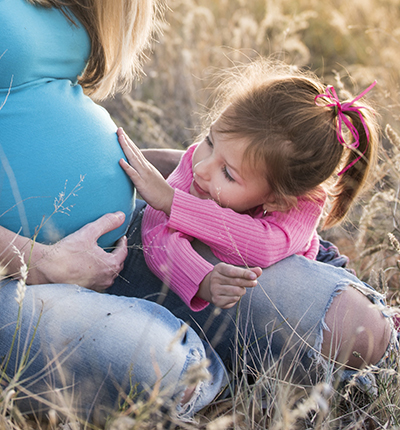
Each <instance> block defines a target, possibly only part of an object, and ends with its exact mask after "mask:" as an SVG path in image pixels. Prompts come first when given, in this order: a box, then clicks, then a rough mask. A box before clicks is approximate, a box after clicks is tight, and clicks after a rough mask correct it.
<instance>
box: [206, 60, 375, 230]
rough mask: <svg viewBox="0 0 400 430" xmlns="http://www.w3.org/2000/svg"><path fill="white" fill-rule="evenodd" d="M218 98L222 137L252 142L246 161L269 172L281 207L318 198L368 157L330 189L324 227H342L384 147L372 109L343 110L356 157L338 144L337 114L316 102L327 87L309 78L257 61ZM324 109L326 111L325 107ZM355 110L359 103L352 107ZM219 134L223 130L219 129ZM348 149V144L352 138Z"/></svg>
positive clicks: (277, 64) (236, 74)
mask: <svg viewBox="0 0 400 430" xmlns="http://www.w3.org/2000/svg"><path fill="white" fill-rule="evenodd" d="M219 90H220V91H219V94H220V98H219V99H218V101H217V103H216V108H215V110H214V111H213V112H212V114H211V120H212V121H214V120H216V119H217V118H218V119H219V125H221V124H222V130H221V131H222V132H223V133H228V134H232V135H235V136H238V137H241V138H245V139H247V141H248V142H249V146H248V148H247V150H246V152H245V157H247V158H248V159H249V160H251V161H252V162H253V163H254V165H257V166H261V167H264V170H265V172H266V173H265V174H266V179H267V181H268V184H269V185H270V187H271V190H272V193H273V194H274V197H275V199H276V201H278V202H279V201H280V202H281V203H284V206H285V207H290V206H293V202H294V201H297V199H296V197H300V196H308V197H310V198H312V197H317V196H318V191H320V190H321V187H320V186H321V184H323V183H326V181H327V180H328V179H330V178H332V177H333V176H334V174H335V173H338V171H339V169H341V168H343V167H344V166H348V165H349V164H350V163H351V162H352V161H353V160H355V159H356V158H357V157H359V155H360V154H364V155H363V156H362V157H361V159H360V160H359V161H357V162H356V163H355V164H354V165H353V166H352V167H350V168H348V169H347V170H346V171H345V172H344V173H343V174H341V175H340V176H338V177H337V179H336V182H335V184H334V186H333V188H332V189H331V190H330V192H331V196H332V204H331V208H330V211H329V213H328V215H327V217H326V219H325V223H324V226H323V227H324V228H329V227H332V226H333V225H335V224H336V223H338V222H339V221H341V220H342V219H343V218H344V216H345V215H346V213H347V212H348V210H349V209H350V206H351V204H352V202H353V201H354V199H355V198H356V196H357V195H358V194H359V192H360V191H361V189H362V187H363V185H364V184H365V182H366V180H367V177H368V174H369V171H370V169H371V167H372V166H373V165H374V163H375V161H376V154H377V147H378V141H379V133H378V125H377V122H376V119H375V115H374V110H373V109H372V107H371V106H370V105H368V104H367V103H366V102H365V101H364V100H363V102H362V104H359V105H362V106H363V107H365V108H363V109H360V110H359V112H361V114H362V116H363V118H364V121H365V124H366V127H367V129H368V132H369V140H368V137H367V134H366V130H365V128H364V125H363V123H362V121H361V119H360V117H359V115H358V113H357V112H353V111H345V112H344V113H345V114H346V115H347V116H348V118H349V119H350V121H351V122H352V124H353V125H354V127H355V128H356V130H357V131H358V133H359V147H358V149H357V151H355V150H350V149H347V148H346V147H345V146H343V145H342V144H341V143H340V142H339V140H338V137H337V121H338V118H337V111H336V110H335V108H334V107H328V106H326V105H327V104H329V103H328V101H326V103H325V104H323V101H322V100H323V99H321V98H319V99H318V104H316V101H315V98H316V96H318V95H319V94H323V93H324V92H325V90H326V87H325V86H324V85H323V84H322V83H321V82H320V80H319V79H318V78H317V77H316V76H315V75H313V74H312V73H310V72H300V71H298V70H295V69H294V68H292V67H290V66H288V65H285V64H282V63H280V62H275V61H270V60H258V61H256V62H253V63H251V64H250V65H247V66H244V67H243V68H235V71H234V73H233V74H232V73H231V74H229V76H228V78H226V79H224V80H223V81H222V83H221V84H220V86H219ZM321 104H322V106H321ZM353 106H357V102H356V103H354V104H353ZM219 128H221V127H219ZM346 142H347V143H351V138H350V136H347V137H346Z"/></svg>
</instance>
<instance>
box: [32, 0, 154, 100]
mask: <svg viewBox="0 0 400 430" xmlns="http://www.w3.org/2000/svg"><path fill="white" fill-rule="evenodd" d="M27 1H29V2H30V3H32V4H35V5H38V6H42V7H55V8H58V9H61V10H62V11H63V13H64V14H65V15H66V16H67V18H68V19H70V20H71V22H73V23H74V22H75V21H76V19H78V20H79V21H80V22H81V23H82V24H83V25H84V27H85V28H86V31H87V32H88V33H89V36H90V40H91V44H92V50H91V54H90V57H89V61H88V65H87V67H86V69H85V71H84V73H83V74H82V76H80V77H79V83H80V84H81V85H82V87H83V89H84V91H85V92H86V94H89V95H91V96H92V97H93V98H95V99H98V100H101V99H104V98H106V97H107V96H109V95H112V94H114V93H115V92H116V91H119V90H122V91H124V90H129V89H130V88H131V85H132V83H133V81H134V79H135V78H137V77H138V75H139V74H140V73H141V64H142V60H143V51H144V50H145V49H146V48H147V47H148V46H149V42H150V37H151V35H152V33H153V32H154V30H155V29H157V24H156V23H157V19H158V18H159V13H158V12H159V11H160V10H161V9H162V8H161V0H27ZM71 12H72V14H73V15H71Z"/></svg>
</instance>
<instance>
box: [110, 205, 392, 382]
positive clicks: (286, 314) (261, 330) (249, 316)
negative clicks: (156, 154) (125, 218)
mask: <svg viewBox="0 0 400 430" xmlns="http://www.w3.org/2000/svg"><path fill="white" fill-rule="evenodd" d="M143 207H144V203H143V202H142V203H141V202H140V201H137V209H136V212H135V216H134V219H133V222H132V224H131V228H130V230H129V234H128V241H129V244H130V245H131V247H132V250H131V252H130V253H129V255H128V258H127V260H126V263H125V268H124V270H123V271H122V273H121V277H119V279H117V280H116V281H115V283H114V285H113V287H111V288H110V289H109V290H108V291H109V292H110V293H111V294H117V295H124V296H135V297H142V298H146V299H147V300H152V301H155V302H158V303H160V304H162V305H163V306H165V307H166V308H167V309H169V310H171V312H173V313H174V315H176V316H177V317H178V318H181V319H182V320H184V321H186V322H187V323H188V324H190V325H191V327H193V329H194V330H195V331H197V333H198V334H199V335H200V336H201V337H202V338H204V339H206V340H207V342H209V345H211V346H212V347H213V348H215V351H216V352H217V353H218V354H219V356H220V357H221V359H222V360H223V362H224V364H225V365H226V366H227V367H228V368H229V369H233V371H234V372H237V371H238V370H239V371H242V372H246V373H247V374H249V377H250V378H252V376H253V377H254V378H257V375H258V374H259V372H260V370H261V369H263V371H265V369H267V370H269V369H271V370H272V369H273V370H272V371H273V372H274V375H277V373H276V372H278V376H281V377H283V378H285V379H288V378H289V379H291V380H292V381H295V382H298V383H302V384H306V385H308V384H314V383H315V382H317V380H320V379H319V378H320V376H321V373H320V369H319V368H318V367H321V366H319V364H321V354H320V352H321V344H322V340H323V330H324V329H325V328H326V325H325V321H324V318H325V315H326V312H327V310H328V309H329V306H330V304H331V303H332V300H333V298H334V297H335V296H336V295H337V294H340V292H341V291H343V290H344V289H346V288H350V287H356V288H357V289H358V290H360V291H361V292H362V293H363V294H365V295H366V296H367V297H368V298H369V299H370V301H371V302H372V303H382V299H383V298H382V296H381V295H380V294H378V293H377V292H376V291H375V290H374V289H372V288H371V287H369V286H368V285H366V284H365V283H363V282H361V281H360V280H359V279H358V278H357V277H356V276H355V275H354V274H353V273H351V272H350V271H348V270H346V269H345V268H343V267H344V266H345V265H346V263H347V258H346V257H344V256H342V255H340V254H339V252H338V250H337V248H336V247H335V246H333V245H332V244H330V243H329V242H325V241H323V240H321V247H320V254H319V256H318V258H319V259H320V260H321V261H323V262H320V261H312V260H309V259H306V258H304V257H302V256H297V255H293V256H291V257H288V258H286V259H284V260H282V261H280V262H279V263H276V264H274V265H273V266H271V267H269V268H267V269H264V270H263V273H262V275H261V276H260V278H259V279H258V286H257V287H255V288H252V289H249V290H248V291H247V292H246V294H245V295H244V296H243V297H242V298H241V300H240V302H239V303H238V304H237V305H236V306H234V307H233V308H231V309H226V310H222V309H219V308H216V307H214V306H213V305H211V304H210V305H209V306H207V307H206V308H205V309H204V310H202V311H200V312H193V311H191V310H190V309H189V308H188V307H187V306H186V305H185V304H184V303H183V302H182V301H181V300H180V298H179V297H178V296H177V295H175V294H174V293H173V292H172V291H170V290H169V289H168V288H166V286H163V284H162V282H161V281H159V280H158V279H157V278H156V277H155V275H153V274H152V273H151V271H150V270H147V271H146V270H145V269H142V270H140V271H138V270H137V268H138V267H144V256H143V252H142V250H141V246H140V245H141V239H140V238H141V233H140V225H141V208H143ZM192 245H193V247H194V248H195V249H196V250H197V251H198V252H199V253H200V254H201V255H203V256H204V257H205V258H206V259H207V260H208V261H210V262H211V263H213V264H216V263H218V262H219V260H217V259H216V258H215V257H214V255H213V254H212V253H211V251H210V250H209V248H208V247H207V246H205V245H203V244H202V243H200V242H198V241H194V242H192ZM133 273H136V276H135V278H134V279H135V281H134V283H130V282H129V281H128V280H129V279H133V278H132V274H133ZM392 346H393V345H392V344H391V345H390V347H392ZM244 363H245V365H243V364H244ZM238 367H240V369H238ZM350 373H351V372H350ZM252 374H253V375H252ZM347 377H351V374H348V375H347Z"/></svg>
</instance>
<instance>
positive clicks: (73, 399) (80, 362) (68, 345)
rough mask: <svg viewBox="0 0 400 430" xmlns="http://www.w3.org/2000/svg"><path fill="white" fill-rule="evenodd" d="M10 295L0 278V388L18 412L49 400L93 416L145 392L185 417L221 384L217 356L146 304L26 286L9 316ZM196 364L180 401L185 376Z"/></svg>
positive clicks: (72, 288)
mask: <svg viewBox="0 0 400 430" xmlns="http://www.w3.org/2000/svg"><path fill="white" fill-rule="evenodd" d="M16 297H17V283H16V281H3V282H1V283H0V375H1V376H0V393H1V391H2V390H4V392H3V394H4V396H6V390H11V389H13V388H14V389H15V391H16V392H19V395H18V398H17V399H16V400H15V401H16V402H17V406H18V407H19V409H20V410H21V411H22V412H25V413H29V412H31V411H32V412H34V413H35V414H36V415H40V413H41V412H47V411H48V410H49V409H50V408H54V409H55V410H56V411H57V412H59V413H60V415H64V416H65V415H66V416H68V414H69V413H70V411H72V413H75V414H77V415H78V416H79V417H80V418H81V419H84V420H89V421H93V422H95V423H98V424H102V423H104V421H105V420H106V419H107V416H108V414H109V413H110V412H115V411H117V410H118V406H119V405H121V404H123V403H124V401H125V400H127V402H128V404H129V399H127V396H128V395H129V394H130V395H131V398H132V401H137V400H138V399H143V400H146V399H147V398H148V397H149V396H150V395H151V393H152V392H153V391H154V392H155V394H158V395H159V397H160V398H161V399H163V401H164V406H165V409H164V410H168V411H171V410H172V413H176V414H177V415H178V416H180V418H190V417H191V416H192V415H193V413H194V412H196V411H198V410H200V409H202V408H203V407H204V406H206V405H207V404H208V403H209V402H211V401H212V400H213V399H214V397H215V396H216V395H217V394H218V392H219V391H220V390H221V386H222V384H223V380H224V378H225V368H224V366H223V365H222V364H221V361H220V359H219V358H218V357H217V355H216V354H215V353H213V351H211V350H210V349H208V351H207V352H206V350H205V344H204V342H203V341H201V340H200V338H199V337H198V335H197V334H196V333H195V332H194V331H193V330H192V329H191V328H189V327H187V326H186V324H184V323H183V322H182V321H181V320H179V319H178V318H176V317H175V316H174V315H172V313H170V312H169V311H168V310H166V309H165V308H163V307H161V306H159V305H157V304H155V303H152V302H150V301H146V300H142V299H136V298H129V297H117V296H111V295H108V294H100V293H96V292H94V291H91V290H88V289H85V288H80V287H78V286H76V285H56V284H53V285H35V286H28V287H27V290H26V294H25V298H24V300H23V302H22V303H23V304H22V308H21V312H20V314H19V306H18V304H17V301H16ZM206 358H207V359H208V360H209V361H208V362H206V360H205V359H206ZM207 363H208V364H207ZM201 365H203V369H202V372H203V373H202V374H200V377H199V379H198V380H197V382H198V383H197V388H196V390H195V393H194V395H193V396H192V398H191V400H190V402H189V404H187V405H186V408H182V407H181V406H180V399H181V396H182V393H183V391H184V389H185V388H186V383H187V381H185V378H186V377H187V375H188V373H189V375H190V372H191V369H193V368H197V369H198V368H199V367H200V368H201V367H202V366H201ZM3 372H5V374H4V373H3ZM197 372H198V373H199V371H198V370H197ZM174 411H175V412H174Z"/></svg>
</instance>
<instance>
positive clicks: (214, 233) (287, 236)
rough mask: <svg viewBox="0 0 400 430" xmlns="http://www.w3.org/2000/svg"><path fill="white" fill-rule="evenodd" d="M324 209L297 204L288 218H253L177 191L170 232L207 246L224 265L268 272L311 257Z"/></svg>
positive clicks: (282, 215) (281, 215)
mask: <svg viewBox="0 0 400 430" xmlns="http://www.w3.org/2000/svg"><path fill="white" fill-rule="evenodd" d="M323 204H324V201H323V200H321V201H318V202H315V201H307V200H302V199H299V204H298V208H294V209H291V210H290V211H288V212H286V213H282V212H273V213H272V214H270V215H268V216H266V217H261V216H260V217H256V218H253V217H251V216H250V215H245V214H238V213H236V212H234V211H233V210H231V209H228V208H222V207H221V206H219V205H218V204H217V203H215V202H214V201H212V200H201V199H198V198H197V197H194V196H192V195H190V194H188V193H185V192H183V191H181V190H175V194H174V197H173V204H172V208H171V213H170V216H169V219H168V226H169V227H170V228H173V229H177V230H179V231H181V232H182V233H185V234H187V235H190V236H192V237H196V238H197V239H199V240H200V241H202V242H204V243H205V244H206V245H208V246H210V247H211V249H212V251H213V253H214V254H215V256H216V257H218V258H219V259H220V260H222V261H225V262H228V263H230V264H236V265H249V266H260V267H263V268H265V267H268V266H270V265H272V264H274V263H276V262H278V261H280V260H281V259H283V258H285V257H288V256H289V255H292V254H296V253H306V252H307V251H308V247H309V244H310V243H311V241H312V238H313V236H314V233H315V230H316V228H317V226H318V223H319V220H320V216H321V213H322V208H323ZM316 252H318V251H317V249H316V250H315V251H314V253H315V255H310V253H309V252H307V256H308V257H309V258H315V256H316Z"/></svg>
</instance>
